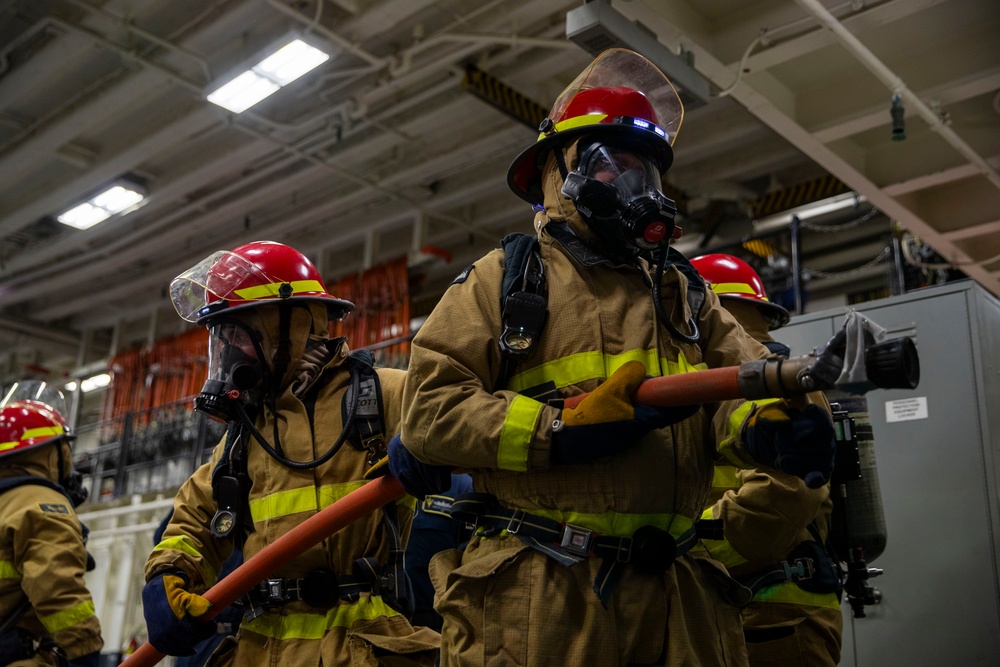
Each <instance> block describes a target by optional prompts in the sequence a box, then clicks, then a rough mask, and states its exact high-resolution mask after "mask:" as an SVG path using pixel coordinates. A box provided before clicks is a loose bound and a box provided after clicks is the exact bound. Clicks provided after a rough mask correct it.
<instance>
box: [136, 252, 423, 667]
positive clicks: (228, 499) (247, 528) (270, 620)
mask: <svg viewBox="0 0 1000 667" xmlns="http://www.w3.org/2000/svg"><path fill="white" fill-rule="evenodd" d="M170 290H171V297H172V300H173V302H174V306H175V307H176V309H177V312H178V313H179V314H180V315H181V317H183V318H184V319H186V320H188V321H193V322H197V323H199V324H201V325H204V326H205V327H206V328H207V329H208V332H209V360H208V361H209V364H208V366H209V367H208V380H207V381H206V382H205V385H204V387H203V389H202V391H201V393H200V394H199V395H198V396H197V397H196V399H195V408H196V409H198V410H202V411H204V412H206V413H207V414H208V415H210V416H212V417H214V418H216V419H219V420H221V421H224V422H226V423H227V425H228V430H227V433H226V436H225V437H224V439H223V441H222V442H221V443H219V445H218V446H217V447H216V448H215V450H214V452H213V456H212V460H211V461H210V462H209V463H208V464H206V465H204V466H202V467H201V468H200V469H198V470H197V471H196V472H195V473H194V475H193V476H192V477H191V478H190V479H189V480H188V481H187V482H185V484H184V485H183V486H182V487H181V489H180V490H179V492H178V494H177V497H176V499H175V502H174V510H173V517H172V518H171V521H170V523H169V524H168V525H167V527H166V529H165V530H164V533H163V538H162V541H161V542H160V543H159V544H158V545H157V546H156V547H155V548H154V550H153V552H152V553H151V554H150V556H149V558H148V560H147V562H146V581H147V583H146V586H145V588H144V589H143V595H142V597H143V608H144V613H145V617H146V624H147V628H148V630H149V640H150V643H151V644H152V645H153V647H154V648H156V649H157V650H159V651H161V652H163V653H166V654H169V655H184V654H188V653H190V652H191V648H192V647H193V646H194V645H195V644H197V643H198V642H200V641H201V640H203V639H205V638H207V637H209V636H211V635H212V634H213V633H215V631H216V626H215V624H214V623H208V622H205V621H203V620H199V617H200V616H202V615H203V614H204V613H205V612H206V611H207V608H208V606H209V605H208V601H207V600H206V599H205V598H204V597H203V596H202V595H201V593H202V592H204V591H205V589H206V588H208V587H210V586H212V585H213V584H214V583H215V581H216V577H217V573H218V572H219V568H220V566H221V565H222V564H223V563H224V562H225V560H226V558H227V557H228V556H229V555H230V553H231V551H232V550H233V548H234V547H236V548H241V549H242V551H243V553H244V556H245V557H246V558H247V559H250V558H252V557H253V556H254V555H255V554H257V553H258V552H259V551H261V549H263V548H264V547H266V546H267V545H269V544H271V543H272V542H274V541H275V540H276V539H277V538H279V537H281V536H282V535H284V534H285V533H287V532H288V531H289V530H291V529H293V528H295V527H296V526H298V525H299V524H301V523H302V522H303V521H305V520H306V519H308V518H309V517H311V516H313V515H315V514H316V513H317V512H318V511H319V510H321V509H323V508H324V507H326V506H328V505H330V504H331V503H333V502H334V501H336V500H337V499H339V498H341V497H342V496H344V495H345V494H347V493H349V492H350V491H352V490H354V489H356V488H358V487H359V486H360V485H362V484H364V483H365V482H364V479H363V476H364V473H365V471H366V469H367V468H368V467H369V465H370V464H371V463H372V462H373V461H376V460H377V459H378V458H379V457H381V456H382V455H383V453H384V451H385V445H384V442H385V441H386V440H387V439H388V438H387V436H388V435H391V434H394V433H396V432H397V430H398V422H399V411H400V403H399V397H400V392H401V389H402V382H403V372H402V371H396V370H391V369H378V371H377V372H376V371H375V370H374V369H373V368H372V358H371V355H370V353H367V352H364V353H358V352H355V353H349V352H348V347H347V342H346V339H345V338H331V337H330V335H329V333H328V332H329V324H330V322H333V321H337V320H340V319H341V318H343V317H344V316H346V315H347V314H348V313H349V312H350V311H351V310H352V309H353V304H351V303H350V302H348V301H344V300H341V299H338V298H335V297H334V296H332V295H330V294H329V293H328V292H327V290H326V287H325V286H324V284H323V281H322V279H321V277H320V275H319V272H318V271H317V270H316V268H315V266H313V264H312V263H311V262H310V261H309V260H308V259H307V258H306V257H305V256H304V255H303V254H302V253H300V252H299V251H297V250H295V249H294V248H291V247H289V246H286V245H283V244H280V243H274V242H268V241H260V242H254V243H249V244H246V245H243V246H240V247H238V248H236V249H234V250H232V251H222V252H217V253H215V254H213V255H211V256H209V257H208V258H206V259H205V260H203V261H202V262H200V263H199V264H197V265H196V266H194V267H192V268H191V269H190V270H188V271H186V272H185V273H183V274H181V275H180V276H178V277H177V278H176V279H175V280H174V281H173V282H172V283H171V287H170ZM413 506H414V501H413V499H412V498H409V497H407V498H405V499H403V500H401V501H399V502H398V503H390V504H388V505H386V506H385V507H383V508H381V510H379V511H377V512H375V513H374V514H372V515H370V516H369V517H366V518H365V519H363V520H360V521H358V522H356V523H354V524H352V525H350V526H349V527H347V528H346V529H344V530H343V531H341V532H339V533H337V534H336V535H333V536H331V537H329V538H327V539H326V540H324V541H323V542H321V543H320V544H318V545H316V546H314V547H312V548H310V549H308V550H307V551H305V552H304V553H303V554H301V555H300V556H298V557H296V558H295V559H294V560H292V561H291V562H290V563H289V564H288V565H285V566H283V567H281V568H280V569H279V570H278V571H276V572H275V573H274V574H273V575H272V576H271V577H270V578H269V579H267V580H265V581H264V582H261V584H260V585H259V586H258V587H257V588H256V589H254V590H252V591H251V592H250V593H249V594H248V595H247V596H246V598H245V599H244V600H243V604H244V605H245V607H246V609H247V612H246V615H245V616H244V619H243V622H242V624H241V626H240V629H239V632H238V634H237V635H236V637H231V638H229V639H227V640H226V641H224V642H223V643H222V644H221V646H220V647H219V648H218V649H217V650H216V652H215V653H214V655H213V657H212V659H211V660H210V661H209V664H215V665H277V664H287V665H320V664H323V665H345V666H346V665H376V664H392V665H431V664H433V663H434V659H435V655H436V649H437V645H438V636H437V633H435V632H434V631H432V630H429V629H427V628H420V629H414V628H413V627H412V626H411V625H410V623H409V621H408V620H407V618H406V615H405V613H406V612H407V611H408V608H409V604H410V599H409V591H408V586H407V585H406V577H405V575H403V574H402V549H403V546H404V545H403V543H402V541H403V539H405V535H406V533H407V532H408V530H409V527H410V522H411V519H412V516H413ZM380 656H388V657H385V660H386V661H387V662H385V663H383V662H382V658H381V657H380Z"/></svg>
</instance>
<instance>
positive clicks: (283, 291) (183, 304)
mask: <svg viewBox="0 0 1000 667" xmlns="http://www.w3.org/2000/svg"><path fill="white" fill-rule="evenodd" d="M170 298H171V300H172V301H173V304H174V308H176V309H177V313H178V314H179V315H180V316H181V317H182V318H184V319H185V320H187V321H189V322H197V323H198V324H203V323H204V322H205V320H207V319H208V318H210V317H212V316H214V315H217V314H219V313H221V312H223V311H226V312H230V313H231V312H235V311H237V310H242V309H244V308H248V307H253V306H257V305H260V304H261V303H266V302H272V301H279V302H284V301H296V300H308V301H318V302H321V303H323V304H324V305H326V306H327V309H328V311H329V313H330V319H340V318H342V317H344V316H345V315H347V314H348V313H350V312H351V311H352V310H353V309H354V304H353V303H351V302H350V301H345V300H343V299H338V298H336V297H335V296H333V295H331V294H329V293H327V291H326V286H325V285H324V284H323V279H322V278H321V277H320V275H319V271H317V270H316V267H315V266H314V265H313V263H312V262H310V261H309V259H308V258H307V257H306V256H305V255H303V254H302V253H301V252H299V251H298V250H296V249H295V248H292V247H290V246H287V245H284V244H282V243H275V242H273V241H255V242H253V243H247V244H246V245H242V246H240V247H238V248H235V249H233V250H223V251H219V252H216V253H213V254H212V255H210V256H208V257H206V258H205V259H204V260H202V261H201V262H199V263H198V264H196V265H195V266H193V267H192V268H190V269H188V270H187V271H185V272H184V273H182V274H181V275H179V276H177V277H176V278H174V280H173V281H172V282H171V283H170Z"/></svg>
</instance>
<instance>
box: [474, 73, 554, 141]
mask: <svg viewBox="0 0 1000 667" xmlns="http://www.w3.org/2000/svg"><path fill="white" fill-rule="evenodd" d="M462 88H463V89H464V90H468V91H469V92H470V93H472V94H473V95H475V96H476V97H478V98H479V99H481V100H483V101H485V102H488V103H489V104H491V105H493V106H494V107H495V108H497V109H499V110H500V111H502V112H504V113H505V114H507V115H508V116H510V117H511V118H513V119H514V120H516V121H519V122H522V123H524V124H525V125H527V126H529V127H530V128H531V129H532V130H537V129H538V126H539V125H540V124H541V123H542V121H543V120H545V117H546V116H548V114H549V110H548V109H546V108H545V107H543V106H542V105H541V104H538V103H537V102H535V101H534V100H532V99H530V98H528V97H525V96H524V95H522V94H521V93H519V92H517V91H516V90H514V89H513V88H511V87H510V86H508V85H507V84H505V83H504V82H502V81H500V80H499V79H497V78H496V77H494V76H492V75H491V74H487V73H486V72H484V71H482V70H480V69H477V68H475V67H473V66H472V65H469V66H468V67H466V68H465V76H464V77H462Z"/></svg>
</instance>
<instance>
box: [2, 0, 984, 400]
mask: <svg viewBox="0 0 1000 667" xmlns="http://www.w3.org/2000/svg"><path fill="white" fill-rule="evenodd" d="M580 7H581V3H580V2H579V1H578V0H572V1H562V0H492V1H486V2H483V1H481V0H477V1H475V2H473V1H472V0H434V1H432V0H370V1H364V0H302V1H290V0H215V1H214V2H207V1H206V0H142V1H140V0H108V1H105V2H100V1H99V0H45V1H40V0H21V1H18V0H14V1H7V2H0V343H2V344H3V350H4V352H3V356H2V357H0V380H3V381H8V380H11V379H16V378H17V376H18V375H20V374H23V373H25V372H26V370H25V369H26V368H29V367H31V368H35V367H37V366H44V367H46V368H49V369H50V370H52V371H53V372H54V373H62V372H66V371H67V370H69V369H73V368H78V367H83V366H86V365H87V364H89V363H91V362H96V361H99V360H100V359H101V358H103V357H105V356H107V355H108V353H109V352H111V351H113V350H115V349H121V348H122V347H124V346H127V345H131V344H135V343H136V342H137V341H139V342H141V341H143V340H150V339H154V338H156V337H159V336H162V335H168V334H170V333H174V332H177V331H179V330H180V329H181V327H182V325H183V323H182V322H181V321H180V319H179V318H177V317H176V315H174V313H173V311H172V309H171V308H170V306H169V303H168V301H167V300H166V296H165V290H166V286H167V285H168V283H169V281H170V279H171V278H172V277H174V276H175V275H176V274H178V273H179V272H180V271H182V270H184V269H185V268H187V267H188V266H190V265H192V264H193V263H195V262H196V261H198V260H199V259H201V258H203V257H205V256H207V255H208V254H209V253H211V252H212V251H214V250H218V249H221V248H230V247H233V246H235V245H238V244H240V243H243V242H246V241H250V240H256V239H265V238H266V239H272V240H278V241H282V242H285V243H289V244H291V245H294V246H296V247H298V248H300V249H302V250H303V251H305V252H307V254H309V255H310V257H311V258H312V259H313V260H314V261H315V262H316V263H317V265H318V266H319V267H320V270H321V271H322V272H323V274H324V276H326V277H327V278H328V279H335V278H338V277H340V276H343V275H347V274H349V273H351V272H355V271H358V270H360V269H362V268H364V267H365V266H369V265H371V264H373V263H378V262H380V261H384V260H387V259H391V258H394V257H399V256H401V255H403V254H407V253H409V254H410V255H411V257H412V258H413V260H414V263H415V264H417V263H420V253H419V248H420V247H421V246H424V245H434V246H437V247H440V248H443V249H445V250H447V251H448V252H450V253H451V254H452V255H453V256H454V260H453V261H452V262H451V263H449V264H442V263H440V262H439V263H438V264H434V263H429V264H426V265H422V267H423V268H422V269H421V270H422V271H424V272H426V273H427V274H428V275H427V278H426V280H425V283H424V284H425V285H426V287H425V288H424V292H423V294H422V295H417V296H418V297H421V296H422V297H423V298H425V299H432V298H433V297H434V296H435V295H436V294H437V293H439V292H440V290H441V289H443V285H445V284H446V283H447V280H448V279H449V277H450V276H452V275H454V274H455V273H457V272H458V271H459V270H460V269H461V268H462V267H464V266H465V265H466V264H468V263H469V262H470V261H472V260H473V259H474V258H476V257H478V256H479V255H481V254H482V253H484V252H485V251H486V250H488V249H489V248H491V247H493V246H495V244H496V242H497V240H498V239H499V238H500V237H501V236H502V235H503V234H504V233H506V232H507V231H512V230H515V229H520V230H526V229H528V227H529V225H530V220H531V211H530V210H528V209H527V207H526V206H525V205H524V203H523V202H522V201H521V200H519V199H517V198H516V197H515V196H514V195H513V194H511V193H510V192H509V191H508V190H507V187H506V183H505V172H506V168H507V165H508V164H509V162H510V160H511V158H512V157H513V156H514V155H515V154H516V153H517V152H518V151H519V150H520V149H521V148H523V147H524V146H525V145H527V144H528V143H530V142H531V141H533V140H534V137H535V134H536V133H535V132H534V131H533V130H532V128H530V127H529V126H528V125H526V124H524V123H521V122H518V121H516V120H514V119H513V118H511V117H510V115H508V114H506V113H504V112H502V111H501V110H499V109H497V108H495V107H493V106H490V105H489V104H487V103H486V102H484V101H483V100H482V99H479V98H477V97H476V96H474V95H472V94H470V93H469V91H467V90H464V89H463V86H462V80H463V75H464V73H465V68H466V67H467V66H469V65H473V66H475V67H477V68H478V69H479V70H481V71H483V72H486V73H488V74H490V75H492V76H493V77H496V78H497V79H498V80H500V81H502V82H503V83H505V84H507V85H509V86H510V87H512V88H513V89H514V90H515V91H517V92H519V93H521V94H523V95H524V96H526V97H527V98H529V99H531V100H534V101H536V102H537V103H538V104H541V105H548V104H551V102H552V100H553V99H555V97H556V96H557V95H558V93H559V92H560V91H561V90H562V88H563V87H564V86H565V85H566V84H567V83H568V82H569V81H570V80H571V79H572V78H573V77H574V76H575V75H576V74H577V73H578V72H579V71H580V70H581V69H582V68H583V67H584V66H585V65H586V64H587V63H588V62H589V61H590V60H591V55H590V54H588V53H587V52H586V51H584V50H583V49H582V48H581V47H580V46H578V45H577V44H576V43H574V42H573V41H571V40H569V39H567V36H566V23H567V21H566V14H567V12H570V11H572V10H576V9H579V8H580ZM610 9H611V10H613V11H614V12H616V13H617V14H620V15H622V16H623V17H625V18H627V19H629V20H636V21H638V22H640V23H641V25H642V29H643V30H645V31H646V33H648V34H649V35H650V36H652V37H654V38H655V39H656V40H657V41H658V44H657V45H656V48H662V49H664V50H665V52H669V53H670V54H672V55H675V56H677V55H679V56H680V58H679V59H681V60H684V59H686V60H688V61H689V62H691V63H692V64H693V67H694V70H696V73H698V74H699V75H700V76H703V77H704V78H705V79H707V81H708V82H709V83H710V85H711V88H712V90H713V91H714V92H713V98H712V99H711V101H710V102H709V103H708V104H707V105H704V106H700V107H698V108H691V109H690V110H689V113H688V114H687V115H686V117H685V121H684V127H683V129H682V130H681V133H680V136H679V138H678V140H677V143H676V145H675V151H676V158H675V161H674V166H673V168H672V170H671V171H670V172H669V174H668V175H667V177H666V180H667V186H668V188H670V189H672V190H673V191H674V192H675V193H676V194H675V196H678V197H683V199H684V207H683V210H686V213H687V215H686V216H685V217H684V220H683V221H682V222H681V224H682V226H683V227H684V228H685V232H686V234H685V237H684V238H683V239H682V240H681V242H680V244H681V247H682V249H684V250H685V251H688V252H692V251H696V250H697V248H698V247H699V246H700V247H706V246H711V245H713V244H718V243H721V242H723V241H726V240H733V239H738V238H741V237H744V236H746V235H748V234H750V233H751V232H753V231H754V229H755V223H754V222H753V221H752V216H751V215H750V213H749V211H751V210H753V204H754V202H755V201H756V202H758V203H759V201H760V198H761V197H762V196H763V195H765V194H766V193H768V192H773V191H780V190H782V189H783V188H788V187H792V186H795V185H797V184H801V183H804V182H806V181H810V180H811V179H827V180H832V179H834V178H835V179H839V181H842V182H843V184H846V188H847V189H849V190H852V191H853V192H854V193H856V195H857V196H859V197H861V198H863V200H862V201H867V202H868V204H866V205H863V206H861V207H860V208H858V209H856V210H853V211H846V212H841V213H840V214H839V215H840V218H838V220H855V219H860V218H862V217H864V213H865V212H866V211H867V210H868V208H867V207H870V205H874V206H876V207H877V208H878V209H879V210H880V211H882V212H884V214H885V215H879V216H875V217H874V218H873V217H871V216H869V217H868V219H867V220H865V221H864V224H849V225H847V226H845V229H844V231H843V233H837V234H825V235H819V234H817V235H816V237H817V238H816V239H813V240H807V243H806V244H805V246H806V251H807V253H811V257H812V266H811V268H812V269H813V270H814V276H815V277H816V278H817V280H816V285H817V286H818V285H819V284H820V283H822V280H823V279H824V277H825V278H827V280H828V282H827V289H828V290H831V289H841V290H843V289H845V284H846V282H848V281H849V280H852V279H853V280H856V279H859V274H864V275H863V276H860V277H868V278H871V277H872V276H875V277H876V278H877V279H878V280H881V279H882V273H884V269H883V268H880V267H877V266H875V264H874V263H873V262H872V261H871V260H874V259H875V258H877V257H878V256H879V255H880V252H881V249H882V248H883V247H884V246H885V244H886V238H887V237H888V236H889V235H890V232H889V224H888V219H889V218H891V219H893V220H895V221H897V222H898V225H899V227H900V228H901V229H904V230H907V231H908V232H910V233H911V234H913V235H916V236H918V237H920V239H922V240H923V241H925V242H927V243H928V244H930V246H932V247H933V248H934V250H936V251H937V252H938V253H939V254H940V255H941V256H942V257H943V258H945V259H946V260H947V262H950V263H952V264H953V265H955V266H957V267H958V268H960V269H961V270H962V271H963V272H964V273H965V274H967V275H968V276H970V277H972V278H973V279H975V280H977V281H979V282H980V283H981V284H983V285H984V286H985V287H986V288H987V289H989V290H990V291H992V292H993V293H995V294H1000V235H998V234H997V233H996V232H997V231H998V230H1000V174H998V167H1000V39H997V29H998V27H1000V3H997V2H995V0H947V1H946V0H886V1H883V2H869V1H867V0H854V1H852V2H843V3H836V4H833V3H824V4H820V3H819V2H818V1H817V0H794V1H793V0H672V1H670V2H664V1H663V0H631V1H623V2H617V1H616V2H612V3H611V4H610ZM290 34H300V35H302V34H304V35H308V37H309V39H310V40H311V41H312V42H314V43H316V44H318V45H321V46H323V47H324V48H325V49H326V50H328V51H329V52H330V53H331V54H332V58H331V59H330V61H328V62H327V63H326V64H324V65H323V66H321V67H320V68H318V69H317V70H315V71H313V72H312V73H310V74H309V75H307V76H306V77H303V79H301V80H299V81H296V82H295V83H293V84H291V85H290V86H288V87H287V88H284V89H282V90H281V91H279V92H278V93H276V94H275V95H273V96H272V97H271V98H269V99H267V100H265V101H264V102H262V103H260V104H259V105H257V106H255V107H253V108H252V109H251V110H249V111H247V112H244V113H242V114H239V115H234V114H232V113H229V112H227V111H225V110H223V109H221V108H219V107H216V106H215V105H212V104H210V103H208V102H207V101H206V100H205V94H206V93H207V92H209V91H210V90H211V89H212V86H213V84H215V83H219V82H222V81H224V80H225V79H226V77H227V76H231V75H232V74H233V73H234V72H235V71H237V70H239V69H240V68H241V67H245V66H247V65H248V64H252V63H248V59H250V58H252V57H253V56H254V55H255V54H258V53H260V52H261V50H262V49H265V48H267V47H268V46H269V45H271V44H273V43H275V41H276V40H279V39H281V38H284V37H287V36H288V35H290ZM647 55H648V54H647ZM660 55H662V54H660ZM651 57H652V56H651ZM893 94H898V95H899V97H900V99H901V101H902V103H903V106H904V108H905V114H906V118H905V120H906V128H905V131H906V139H905V140H904V141H893V140H891V138H890V135H891V133H890V120H891V117H890V100H891V98H892V96H893ZM123 176H128V177H131V178H133V179H135V180H137V181H140V182H142V183H144V184H145V187H146V189H147V193H148V196H147V199H146V201H145V202H144V203H143V205H142V206H141V207H140V208H138V209H137V210H135V211H132V212H130V213H128V214H127V215H119V216H115V217H113V218H111V219H109V220H107V221H105V222H104V223H102V224H100V225H98V226H96V227H93V228H91V229H89V230H86V231H79V230H76V229H72V228H69V227H65V226H64V225H61V224H59V223H58V222H56V221H55V220H54V217H55V216H56V215H57V214H59V213H60V212H62V211H64V210H65V209H67V208H68V207H69V206H70V205H72V204H74V203H76V202H78V201H80V200H81V199H83V198H84V197H85V196H86V195H88V194H91V193H93V192H94V191H95V190H97V189H98V188H100V187H101V186H103V185H105V184H107V183H109V182H112V181H114V180H116V179H118V178H121V177H123ZM760 224H761V223H760V221H758V223H757V225H758V227H760ZM774 224H781V223H774ZM847 227H849V228H850V229H847ZM820 236H822V237H823V238H822V239H819V238H818V237H820ZM866 266H867V267H868V268H866ZM845 267H860V269H859V270H858V271H856V272H854V273H851V272H850V271H847V272H845V274H846V275H849V276H853V278H848V279H840V280H839V282H838V280H836V279H835V278H836V277H835V276H834V273H833V272H836V271H838V270H840V269H843V268H845ZM865 271H867V273H865ZM876 274H877V275H876Z"/></svg>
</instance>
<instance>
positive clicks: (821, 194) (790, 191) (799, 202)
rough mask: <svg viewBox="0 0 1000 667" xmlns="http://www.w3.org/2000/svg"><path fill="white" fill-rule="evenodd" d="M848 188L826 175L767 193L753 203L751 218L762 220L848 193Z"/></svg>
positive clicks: (836, 179)
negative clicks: (797, 207)
mask: <svg viewBox="0 0 1000 667" xmlns="http://www.w3.org/2000/svg"><path fill="white" fill-rule="evenodd" d="M849 191H850V188H849V187H847V186H846V185H844V183H843V182H842V181H840V180H839V179H838V178H835V177H834V176H830V175H829V174H827V175H826V176H821V177H819V178H814V179H813V180H811V181H806V182H805V183H799V184H798V185H793V186H792V187H790V188H784V189H783V190H778V191H776V192H769V193H767V194H766V195H763V196H761V197H758V198H757V199H755V200H754V201H753V203H752V204H751V207H752V209H753V217H754V218H755V219H760V218H764V217H766V216H769V215H773V214H775V213H780V212H781V211H787V210H788V209H790V208H795V207H796V206H804V205H805V204H809V203H812V202H814V201H819V200H820V199H826V198H827V197H832V196H834V195H839V194H841V193H844V192H849Z"/></svg>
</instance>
